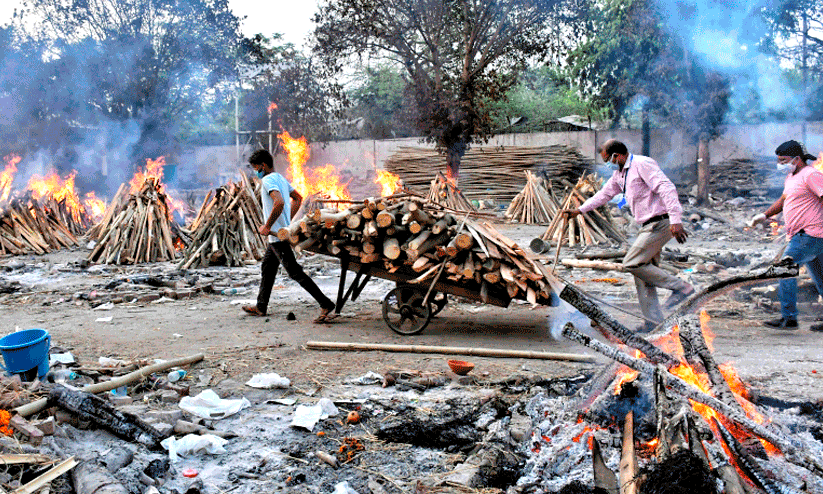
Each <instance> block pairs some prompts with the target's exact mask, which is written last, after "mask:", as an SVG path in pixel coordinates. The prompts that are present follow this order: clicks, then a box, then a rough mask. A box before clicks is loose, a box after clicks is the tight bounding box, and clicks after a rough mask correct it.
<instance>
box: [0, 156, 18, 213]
mask: <svg viewBox="0 0 823 494" xmlns="http://www.w3.org/2000/svg"><path fill="white" fill-rule="evenodd" d="M3 159H4V160H5V161H6V168H5V169H4V170H3V172H2V173H0V201H5V200H6V199H8V198H9V194H11V183H12V182H14V174H15V173H17V163H20V161H22V159H23V158H21V157H20V156H17V155H16V154H10V155H8V156H6V157H5V158H3Z"/></svg>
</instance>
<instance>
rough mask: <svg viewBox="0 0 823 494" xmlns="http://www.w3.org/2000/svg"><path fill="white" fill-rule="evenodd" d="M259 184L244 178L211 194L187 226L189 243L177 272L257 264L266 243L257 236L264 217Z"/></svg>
mask: <svg viewBox="0 0 823 494" xmlns="http://www.w3.org/2000/svg"><path fill="white" fill-rule="evenodd" d="M259 188H260V184H259V182H257V183H256V184H255V183H252V181H251V180H250V179H249V178H248V177H246V176H245V175H244V176H243V178H242V179H241V180H240V181H239V182H237V183H233V182H232V183H229V184H228V185H224V186H222V187H218V188H217V189H216V190H213V191H210V192H209V194H208V195H207V196H206V198H205V200H204V201H203V205H202V206H201V207H200V210H199V211H198V212H197V217H195V219H194V221H193V222H192V223H191V225H190V226H189V232H190V233H189V235H190V237H191V243H190V244H189V245H188V247H186V250H185V251H184V252H183V258H182V260H181V261H180V263H179V264H178V267H179V268H182V269H189V268H192V269H193V268H197V267H201V266H204V267H205V266H215V265H219V266H242V265H243V264H244V263H245V262H246V261H251V260H260V259H261V258H262V257H263V254H264V252H265V250H266V241H265V239H264V238H263V237H262V236H261V235H260V233H258V231H257V229H258V228H259V227H260V225H261V223H260V221H261V220H260V219H261V218H262V217H263V214H262V207H261V205H260V199H259V197H260V195H259Z"/></svg>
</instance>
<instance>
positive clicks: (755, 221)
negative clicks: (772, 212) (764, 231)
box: [749, 213, 766, 227]
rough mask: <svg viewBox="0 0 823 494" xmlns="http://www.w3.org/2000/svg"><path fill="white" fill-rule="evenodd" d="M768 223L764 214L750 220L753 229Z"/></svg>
mask: <svg viewBox="0 0 823 494" xmlns="http://www.w3.org/2000/svg"><path fill="white" fill-rule="evenodd" d="M764 221H766V215H765V214H763V213H760V214H756V215H754V217H752V219H750V220H749V227H753V226H754V225H756V224H758V223H761V222H764Z"/></svg>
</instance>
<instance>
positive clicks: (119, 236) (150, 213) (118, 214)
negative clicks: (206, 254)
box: [88, 177, 188, 264]
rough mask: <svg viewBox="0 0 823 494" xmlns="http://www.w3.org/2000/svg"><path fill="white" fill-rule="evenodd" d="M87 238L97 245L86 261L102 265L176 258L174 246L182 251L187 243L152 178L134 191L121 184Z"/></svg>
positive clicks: (158, 183)
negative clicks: (176, 244)
mask: <svg viewBox="0 0 823 494" xmlns="http://www.w3.org/2000/svg"><path fill="white" fill-rule="evenodd" d="M89 238H91V239H92V240H94V241H95V242H97V245H95V247H94V249H92V251H91V253H90V254H89V258H88V259H89V261H91V262H99V263H102V264H138V263H142V262H156V261H168V260H171V259H174V258H175V257H176V256H177V247H176V246H175V243H176V242H179V244H178V245H180V247H181V248H182V247H184V246H185V243H186V242H187V241H188V239H187V238H186V237H185V236H184V235H183V233H182V231H181V230H180V227H179V226H177V223H175V222H174V220H172V215H171V208H170V206H169V203H168V201H167V199H166V195H165V194H164V193H163V186H162V184H161V183H160V182H159V181H158V180H157V179H155V178H153V177H149V178H147V179H146V180H145V182H143V184H142V185H141V187H140V189H139V190H138V191H136V192H130V191H129V188H128V186H127V185H126V184H123V185H121V186H120V189H119V190H118V191H117V194H116V195H115V196H114V199H112V202H111V204H109V207H108V208H107V209H106V214H105V215H104V216H103V219H102V220H101V221H100V223H98V224H97V225H95V226H94V227H93V228H92V229H91V230H90V231H89Z"/></svg>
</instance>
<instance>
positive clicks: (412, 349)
mask: <svg viewBox="0 0 823 494" xmlns="http://www.w3.org/2000/svg"><path fill="white" fill-rule="evenodd" d="M306 348H308V349H310V350H348V351H360V350H373V351H380V352H400V353H442V354H450V355H473V356H475V357H500V358H533V359H543V360H567V361H570V362H594V359H593V358H592V357H590V356H588V355H581V354H579V353H554V352H533V351H527V350H506V349H495V348H469V347H457V346H427V345H385V344H379V343H348V342H343V341H308V342H306Z"/></svg>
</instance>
